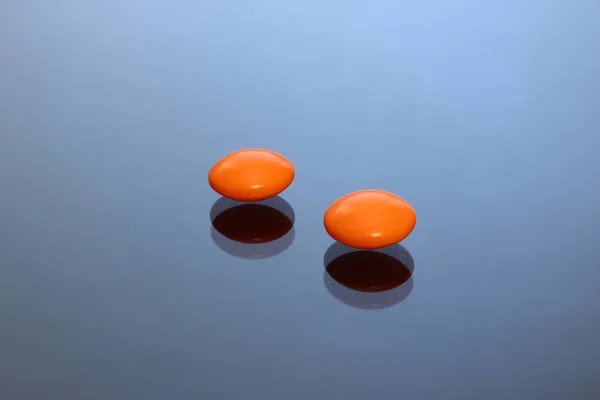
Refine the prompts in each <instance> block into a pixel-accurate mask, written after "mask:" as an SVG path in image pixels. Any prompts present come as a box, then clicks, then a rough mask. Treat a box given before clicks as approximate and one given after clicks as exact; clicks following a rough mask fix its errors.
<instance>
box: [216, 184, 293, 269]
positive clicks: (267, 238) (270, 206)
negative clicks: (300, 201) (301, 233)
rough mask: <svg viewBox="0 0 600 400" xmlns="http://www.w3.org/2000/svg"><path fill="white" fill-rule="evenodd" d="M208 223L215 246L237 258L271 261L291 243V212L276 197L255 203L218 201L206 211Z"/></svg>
mask: <svg viewBox="0 0 600 400" xmlns="http://www.w3.org/2000/svg"><path fill="white" fill-rule="evenodd" d="M210 220H211V223H212V227H211V237H212V239H213V241H214V242H215V244H216V245H217V246H219V248H221V249H222V250H223V251H225V252H227V253H229V254H231V255H233V256H236V257H240V258H248V259H261V258H267V257H272V256H275V255H277V254H280V253H282V252H283V251H284V250H286V249H287V248H288V247H290V245H291V244H292V242H293V240H294V221H295V214H294V209H293V208H292V206H291V205H290V204H289V203H288V202H287V201H285V200H284V199H282V198H281V197H279V196H276V197H273V198H270V199H267V200H264V201H259V202H255V203H243V202H239V201H235V200H230V199H227V198H225V197H221V198H220V199H219V200H217V201H216V202H215V204H213V206H212V208H211V209H210Z"/></svg>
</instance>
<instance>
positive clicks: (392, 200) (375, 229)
mask: <svg viewBox="0 0 600 400" xmlns="http://www.w3.org/2000/svg"><path fill="white" fill-rule="evenodd" d="M323 222H324V224H325V230H327V233H329V235H330V236H331V237H332V238H334V239H335V240H337V241H338V242H340V243H342V244H345V245H346V246H350V247H354V248H357V249H364V250H373V249H380V248H383V247H387V246H391V245H393V244H395V243H398V242H399V241H401V240H403V239H404V238H406V237H407V236H408V235H410V233H411V232H412V231H413V229H414V228H415V224H416V223H417V215H416V214H415V210H414V209H413V208H412V206H411V205H410V204H408V202H407V201H406V200H404V199H402V198H401V197H398V196H396V195H395V194H393V193H390V192H385V191H382V190H361V191H358V192H354V193H350V194H347V195H345V196H344V197H341V198H339V199H337V200H336V201H335V202H333V204H331V206H329V208H328V209H327V211H326V212H325V217H324V218H323Z"/></svg>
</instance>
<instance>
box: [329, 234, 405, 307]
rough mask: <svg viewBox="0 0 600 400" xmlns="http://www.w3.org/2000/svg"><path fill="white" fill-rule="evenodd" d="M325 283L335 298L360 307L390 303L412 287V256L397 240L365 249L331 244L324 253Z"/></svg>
mask: <svg viewBox="0 0 600 400" xmlns="http://www.w3.org/2000/svg"><path fill="white" fill-rule="evenodd" d="M323 263H324V265H325V272H324V273H323V281H324V283H325V287H326V288H327V290H329V292H330V293H331V294H332V295H333V296H334V297H335V298H337V299H338V300H340V301H342V302H344V303H346V304H348V305H349V306H352V307H356V308H362V309H369V310H372V309H382V308H388V307H392V306H393V305H395V304H398V303H400V302H401V301H402V300H404V299H405V298H407V297H408V295H409V294H410V292H411V291H412V288H413V278H412V273H413V271H414V260H413V258H412V256H411V255H410V253H409V252H408V250H406V249H405V248H404V247H403V246H402V245H399V244H396V245H394V246H390V247H387V248H385V249H380V250H375V251H364V250H357V249H353V248H351V247H348V246H344V245H343V244H341V243H338V242H336V243H334V244H332V245H331V246H330V247H329V248H328V249H327V251H326V252H325V256H324V257H323Z"/></svg>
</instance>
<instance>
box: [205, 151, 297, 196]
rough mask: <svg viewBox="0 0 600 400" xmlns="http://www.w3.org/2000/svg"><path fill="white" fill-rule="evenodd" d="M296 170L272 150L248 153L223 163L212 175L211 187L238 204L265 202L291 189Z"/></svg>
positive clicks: (220, 163) (227, 159)
mask: <svg viewBox="0 0 600 400" xmlns="http://www.w3.org/2000/svg"><path fill="white" fill-rule="evenodd" d="M293 180H294V166H293V165H292V163H291V162H290V161H289V160H288V159H287V158H285V157H284V156H282V155H281V154H278V153H275V152H274V151H271V150H265V149H244V150H238V151H235V152H233V153H231V154H229V155H227V156H225V157H223V158H222V159H220V160H219V161H217V163H216V164H215V165H214V166H213V167H212V168H211V169H210V171H209V173H208V184H209V185H210V187H212V188H213V190H214V191H215V192H217V193H219V194H220V195H221V196H224V197H227V198H229V199H232V200H237V201H248V202H250V201H261V200H266V199H268V198H270V197H274V196H276V195H278V194H279V193H281V192H283V191H284V190H285V189H287V187H288V186H290V184H291V183H292V181H293Z"/></svg>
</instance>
